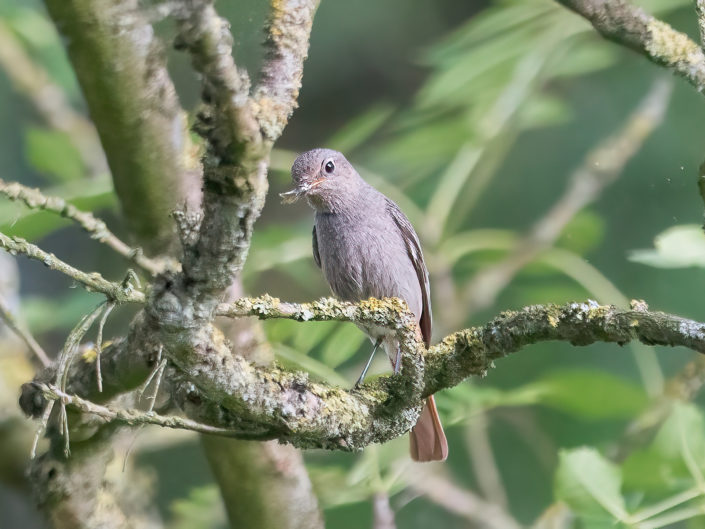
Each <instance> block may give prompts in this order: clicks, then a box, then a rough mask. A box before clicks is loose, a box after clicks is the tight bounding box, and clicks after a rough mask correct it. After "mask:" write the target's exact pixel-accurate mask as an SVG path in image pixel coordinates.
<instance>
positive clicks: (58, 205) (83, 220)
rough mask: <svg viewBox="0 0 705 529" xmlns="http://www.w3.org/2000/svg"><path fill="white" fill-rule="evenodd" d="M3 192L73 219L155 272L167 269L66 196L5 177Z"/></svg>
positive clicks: (121, 253) (11, 197)
mask: <svg viewBox="0 0 705 529" xmlns="http://www.w3.org/2000/svg"><path fill="white" fill-rule="evenodd" d="M0 194H2V195H5V196H6V197H7V198H9V199H10V200H20V201H22V202H24V204H25V205H26V206H27V207H29V208H32V209H41V210H45V211H50V212H52V213H56V214H57V215H61V216H62V217H66V218H68V219H71V220H73V221H74V222H76V223H77V224H78V225H79V226H81V228H83V229H84V230H85V231H87V232H88V233H90V234H91V238H92V239H95V240H97V241H99V242H102V243H105V244H107V245H108V246H109V247H110V248H112V249H113V250H115V251H116V252H117V253H119V254H120V255H122V256H123V257H125V258H126V259H128V260H130V261H132V262H133V263H135V264H136V265H137V266H139V267H140V268H142V269H144V270H146V271H147V272H149V273H150V274H152V275H157V274H158V273H160V272H162V271H164V268H165V264H164V263H161V262H158V261H157V260H153V259H149V258H148V257H145V256H144V255H143V254H142V251H141V250H140V249H139V248H131V247H130V246H128V245H127V244H125V243H124V242H122V241H121V240H120V239H118V238H117V237H116V236H115V234H114V233H112V232H111V231H110V230H109V229H108V227H107V226H106V225H105V222H103V221H102V220H100V219H98V218H96V217H94V216H93V214H91V213H89V212H87V211H81V210H80V209H78V208H76V206H74V205H73V204H70V203H68V202H66V201H65V200H64V199H63V198H59V197H48V196H45V195H44V194H42V192H41V191H40V190H39V189H32V188H30V187H26V186H23V185H22V184H19V183H17V182H5V181H4V180H2V179H0Z"/></svg>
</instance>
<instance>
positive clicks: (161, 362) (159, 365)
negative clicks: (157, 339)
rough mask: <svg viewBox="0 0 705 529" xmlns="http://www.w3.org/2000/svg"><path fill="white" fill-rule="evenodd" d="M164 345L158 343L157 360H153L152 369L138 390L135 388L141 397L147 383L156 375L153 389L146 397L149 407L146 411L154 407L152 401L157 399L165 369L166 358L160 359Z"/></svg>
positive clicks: (147, 385) (140, 397)
mask: <svg viewBox="0 0 705 529" xmlns="http://www.w3.org/2000/svg"><path fill="white" fill-rule="evenodd" d="M163 349H164V346H162V345H160V346H159V353H158V354H157V361H156V362H155V365H154V369H153V370H152V372H151V373H150V374H149V377H147V380H145V381H144V384H142V386H140V388H139V390H137V395H138V397H139V399H140V400H141V399H142V395H144V392H145V391H147V388H148V387H149V384H150V383H151V382H152V380H153V379H154V377H155V376H156V377H157V378H156V381H155V382H154V389H153V390H152V394H151V395H150V396H149V397H148V400H149V401H150V402H149V408H148V409H147V411H152V410H153V409H154V403H155V402H156V400H157V394H158V393H159V386H160V385H161V383H162V376H163V375H164V370H165V369H166V363H167V361H166V358H164V359H162V352H163Z"/></svg>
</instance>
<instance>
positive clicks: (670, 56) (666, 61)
mask: <svg viewBox="0 0 705 529" xmlns="http://www.w3.org/2000/svg"><path fill="white" fill-rule="evenodd" d="M556 1H557V2H558V3H559V4H562V5H564V6H565V7H567V8H568V9H571V10H572V11H575V12H576V13H578V14H579V15H580V16H582V17H584V18H586V19H587V20H588V21H589V22H590V23H591V24H592V25H593V26H594V28H595V29H596V30H597V31H598V33H600V34H601V35H602V36H603V37H605V38H606V39H609V40H611V41H614V42H616V43H618V44H621V45H623V46H626V47H627V48H630V49H632V50H634V51H636V52H638V53H640V54H642V55H644V56H645V57H646V58H647V59H649V60H650V61H652V62H654V63H656V64H658V65H660V66H663V67H665V68H668V69H669V70H671V71H673V72H674V73H676V74H677V75H679V76H680V77H683V78H684V79H685V80H687V81H688V82H689V83H690V84H691V85H693V86H694V87H695V88H696V89H697V90H698V91H700V92H702V91H703V90H705V54H704V53H703V51H702V49H701V48H700V46H698V45H697V44H696V43H695V42H693V41H692V40H691V39H690V38H689V37H688V35H686V34H685V33H681V32H680V31H676V30H675V29H673V28H672V27H671V26H669V25H668V24H666V23H665V22H663V21H661V20H659V19H657V18H654V17H653V16H651V15H649V14H648V13H646V12H645V11H644V10H643V9H641V8H640V7H637V6H635V5H632V4H630V3H629V2H626V1H625V0H556Z"/></svg>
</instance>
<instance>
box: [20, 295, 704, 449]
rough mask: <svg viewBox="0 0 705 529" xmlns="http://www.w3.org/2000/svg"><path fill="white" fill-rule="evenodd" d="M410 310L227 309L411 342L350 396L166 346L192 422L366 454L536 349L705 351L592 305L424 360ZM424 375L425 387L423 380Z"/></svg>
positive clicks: (255, 305)
mask: <svg viewBox="0 0 705 529" xmlns="http://www.w3.org/2000/svg"><path fill="white" fill-rule="evenodd" d="M404 308H405V307H403V305H401V304H400V303H399V302H396V301H394V300H381V301H380V300H369V301H367V302H362V303H360V304H359V305H355V304H351V303H344V302H338V301H335V300H321V301H320V302H315V303H310V304H302V305H295V304H289V303H282V302H280V301H278V300H276V299H274V298H269V297H265V298H255V299H242V300H239V301H238V302H236V303H234V304H231V305H228V306H225V307H221V308H220V312H221V313H224V314H228V315H231V316H246V315H257V316H258V317H260V318H276V317H285V318H289V319H293V320H297V321H302V320H304V321H327V320H343V321H353V322H356V323H365V324H376V325H383V326H390V327H392V328H396V329H397V332H398V333H400V334H399V335H400V336H402V337H403V339H404V341H405V342H404V344H403V345H404V351H405V353H404V355H403V362H404V364H403V370H402V374H401V375H400V376H392V377H382V378H380V379H378V380H376V381H374V382H372V383H370V384H366V385H364V386H363V387H362V388H360V389H359V390H358V389H353V390H349V391H346V390H343V389H341V388H335V387H331V386H329V385H327V384H322V383H317V382H312V381H311V380H310V379H309V377H308V375H307V374H306V373H300V372H298V373H297V372H290V371H286V370H282V369H279V368H276V367H273V368H270V367H258V366H254V365H252V364H251V363H249V362H247V361H246V360H245V359H243V358H241V357H236V356H232V354H231V352H230V350H229V348H228V346H227V345H226V344H225V343H224V342H223V340H222V336H221V335H220V334H219V333H218V332H217V331H216V330H215V329H213V328H210V329H202V330H201V331H200V342H199V343H198V344H197V349H196V350H188V351H179V349H182V348H183V344H181V345H179V344H178V343H165V344H164V346H165V348H169V347H172V348H173V349H174V350H172V357H173V358H174V359H175V361H176V363H177V365H178V366H179V367H180V368H181V369H182V370H183V371H184V375H185V380H187V381H188V383H187V384H182V385H180V386H179V388H180V389H179V390H178V394H177V395H176V396H175V399H176V401H177V402H179V403H181V405H182V408H183V410H184V411H185V412H186V414H187V415H188V416H189V417H190V418H191V419H193V420H197V421H198V422H200V423H203V424H208V425H211V426H215V427H218V428H226V429H229V430H232V434H233V436H236V437H239V438H248V439H251V438H253V437H256V438H259V439H274V438H276V439H278V440H280V441H283V442H289V443H291V444H293V445H295V446H298V447H301V448H327V449H336V450H357V449H360V448H362V447H364V446H366V445H367V444H370V443H372V442H385V441H387V440H389V439H392V438H395V437H398V436H400V435H402V434H404V433H405V432H406V431H408V430H409V429H410V428H411V427H412V426H413V424H414V423H415V421H416V419H417V417H418V413H419V411H420V407H421V405H422V402H423V398H424V397H426V396H428V395H431V394H433V393H435V392H437V391H440V390H441V389H445V388H449V387H452V386H454V385H457V384H459V383H460V382H461V381H462V380H464V379H465V378H467V377H469V376H473V375H476V376H484V375H485V374H486V373H487V370H488V369H489V368H490V367H492V366H493V365H494V361H495V360H497V359H498V358H502V357H504V356H506V355H508V354H510V353H512V352H516V351H518V350H520V349H522V348H523V347H525V346H527V345H530V344H534V343H538V342H542V341H549V340H560V341H566V342H569V343H571V344H573V345H588V344H591V343H594V342H614V343H618V344H620V345H623V344H626V343H628V342H630V341H632V340H639V341H640V342H642V343H645V344H647V345H656V344H658V345H670V346H676V345H682V346H684V347H688V348H690V349H692V350H694V351H697V352H701V353H703V352H705V324H703V323H699V322H695V321H692V320H687V319H684V318H680V317H678V316H673V315H670V314H664V313H661V312H650V311H648V310H647V308H646V306H645V304H643V303H634V305H633V308H632V309H630V310H625V309H619V308H617V307H614V306H609V305H599V304H597V303H596V302H594V301H588V302H584V303H569V304H566V305H562V306H556V305H546V306H540V305H539V306H531V307H526V308H524V309H521V310H519V311H512V312H505V313H502V314H500V315H499V316H498V317H497V318H495V319H494V320H492V321H491V322H489V323H488V324H486V325H485V326H483V327H475V328H470V329H466V330H463V331H459V332H456V333H454V334H452V335H450V336H448V337H446V338H445V339H444V340H443V341H442V342H441V343H439V344H438V345H435V346H433V347H431V348H430V349H429V350H428V351H427V352H426V354H425V355H421V354H418V353H416V352H417V351H422V350H423V347H419V343H418V341H417V338H416V336H415V334H414V333H413V331H412V330H411V326H410V323H413V318H412V317H411V316H410V315H409V313H408V312H406V311H405V310H403V309H404ZM400 311H401V312H400ZM400 314H401V318H400ZM399 321H401V322H402V324H400V323H399ZM409 340H411V343H410V342H409ZM415 347H419V348H418V349H415ZM414 353H416V354H414ZM106 354H108V351H106V352H104V355H106ZM420 376H421V377H423V379H422V380H418V378H415V377H420ZM419 382H420V383H421V386H420V387H418V386H417V384H418V383H419ZM69 387H70V386H69ZM29 400H30V401H31V400H32V399H29Z"/></svg>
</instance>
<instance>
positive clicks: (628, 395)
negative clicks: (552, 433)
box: [532, 369, 648, 420]
mask: <svg viewBox="0 0 705 529" xmlns="http://www.w3.org/2000/svg"><path fill="white" fill-rule="evenodd" d="M532 386H533V387H534V389H535V391H536V392H537V393H538V394H539V395H540V398H539V401H540V403H541V404H543V405H545V406H550V407H552V408H556V409H559V410H561V411H564V412H566V413H569V414H571V415H576V416H579V417H581V418H584V419H592V420H596V419H615V418H630V417H634V416H635V415H636V414H638V413H639V412H640V411H642V410H643V409H644V408H645V406H646V405H647V403H648V397H647V395H646V394H645V393H644V391H643V390H642V389H641V388H640V387H639V386H638V385H636V384H634V383H633V382H630V381H628V380H625V379H623V378H620V377H617V376H615V375H612V374H610V373H606V372H604V371H594V370H588V369H576V370H567V369H566V370H556V371H551V372H550V373H548V374H546V375H545V376H543V377H542V378H541V379H539V380H538V381H536V382H534V383H533V384H532Z"/></svg>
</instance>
